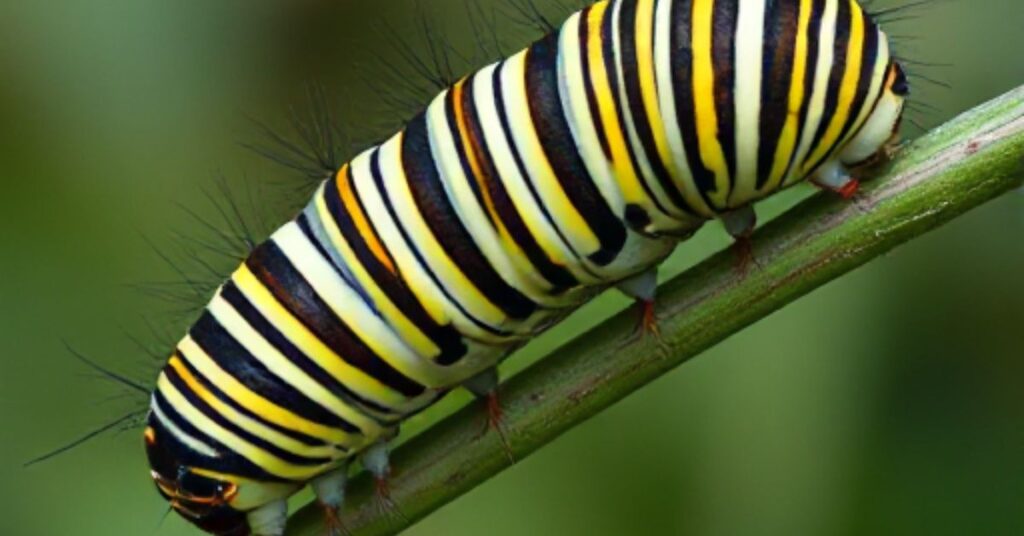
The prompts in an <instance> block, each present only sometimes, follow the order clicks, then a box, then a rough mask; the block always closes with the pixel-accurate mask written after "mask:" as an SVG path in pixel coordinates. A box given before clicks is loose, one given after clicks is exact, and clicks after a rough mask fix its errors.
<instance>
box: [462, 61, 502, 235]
mask: <svg viewBox="0 0 1024 536" xmlns="http://www.w3.org/2000/svg"><path fill="white" fill-rule="evenodd" d="M465 84H466V79H465V78H463V79H462V80H459V81H458V82H457V83H456V84H455V87H453V88H452V99H453V100H454V106H453V108H454V109H455V121H456V123H457V125H456V126H457V127H458V129H459V137H460V138H462V147H463V154H465V155H466V160H468V161H469V167H470V168H471V169H472V171H473V173H472V175H473V177H472V180H474V181H475V182H476V184H477V187H478V188H477V189H478V190H479V191H480V195H481V196H482V197H483V200H484V206H485V207H486V208H487V215H488V216H489V217H490V218H491V221H492V222H494V223H495V224H498V212H497V210H496V209H495V208H494V201H492V200H491V192H490V191H488V190H487V184H486V183H485V182H484V172H483V169H482V168H481V167H480V162H479V161H478V160H477V157H476V144H475V143H474V140H473V139H472V138H471V137H470V135H469V128H468V127H467V126H466V113H465V110H463V109H462V92H463V91H465Z"/></svg>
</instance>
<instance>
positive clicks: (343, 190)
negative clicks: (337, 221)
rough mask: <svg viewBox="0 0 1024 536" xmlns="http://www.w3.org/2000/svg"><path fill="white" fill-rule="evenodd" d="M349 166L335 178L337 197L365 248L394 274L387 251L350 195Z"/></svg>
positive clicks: (393, 267)
mask: <svg viewBox="0 0 1024 536" xmlns="http://www.w3.org/2000/svg"><path fill="white" fill-rule="evenodd" d="M348 171H349V165H348V164H345V165H344V166H342V168H341V171H339V172H338V175H337V177H335V182H336V183H337V185H338V196H339V197H340V198H341V203H342V205H344V206H345V211H346V212H347V213H348V215H349V217H350V218H352V222H353V223H355V226H356V230H357V231H358V232H359V236H361V237H362V238H363V241H365V242H366V246H367V247H369V248H370V251H371V252H372V253H373V256H374V257H377V260H378V261H380V263H381V264H383V265H384V267H385V268H387V269H388V271H389V272H391V273H396V272H397V270H395V265H394V264H393V263H392V262H391V257H389V256H388V254H387V251H386V250H385V249H384V245H383V244H381V243H380V241H379V240H377V233H375V232H374V231H373V228H372V227H370V223H369V222H367V221H366V215H365V214H363V210H362V208H360V206H359V203H358V202H357V201H356V197H355V195H354V194H353V193H352V184H351V182H350V181H351V177H349V174H348Z"/></svg>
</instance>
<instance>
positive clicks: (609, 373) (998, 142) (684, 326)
mask: <svg viewBox="0 0 1024 536" xmlns="http://www.w3.org/2000/svg"><path fill="white" fill-rule="evenodd" d="M1022 181H1024V87H1021V88H1018V89H1016V90H1014V91H1011V92H1010V93H1007V94H1006V95H1003V96H1002V97H999V98H997V99H995V100H993V101H990V102H988V103H986V104H984V105H982V106H980V107H978V108H976V109H974V110H972V111H970V112H967V113H965V114H963V115H961V116H960V117H957V118H956V119H954V120H952V121H950V122H949V123H947V124H945V125H943V126H941V127H939V128H937V129H935V130H933V131H932V132H930V133H929V134H927V135H926V136H924V137H923V138H921V139H919V140H917V141H916V142H914V143H913V144H912V145H911V146H909V147H908V148H906V149H905V150H904V151H902V152H901V153H900V154H899V155H898V157H897V158H896V160H895V161H894V162H893V164H892V165H891V166H890V167H889V169H888V170H887V171H886V172H885V173H884V175H883V176H882V177H881V178H880V179H878V180H875V181H872V182H871V183H870V184H867V185H866V186H865V187H864V188H863V190H862V192H861V194H860V195H859V196H858V197H857V198H856V199H855V200H854V201H851V202H844V201H842V200H839V199H836V198H835V196H834V195H828V194H819V195H815V196H813V197H812V198H810V199H808V200H806V201H804V202H803V203H801V204H799V205H798V206H796V207H795V208H793V209H792V210H790V211H788V212H787V213H785V214H784V215H782V216H780V217H779V218H777V219H775V220H774V221H772V222H770V223H769V224H768V225H766V226H765V227H764V228H763V229H761V230H759V231H758V233H757V234H756V236H755V239H754V255H755V258H756V259H757V266H756V267H751V269H749V270H746V271H745V273H740V272H739V271H738V270H737V269H736V261H735V258H734V256H733V254H732V253H731V252H729V251H724V252H721V253H718V254H717V255H714V256H712V257H711V258H710V259H707V260H706V261H704V262H702V263H701V264H699V265H698V266H696V267H694V268H692V269H690V270H688V271H687V272H685V273H683V274H681V275H679V276H678V277H676V278H674V279H673V280H671V281H669V282H668V283H666V284H665V285H663V286H662V287H660V289H659V291H658V293H659V294H658V296H659V298H658V311H657V314H658V319H659V327H660V331H661V338H660V340H656V339H654V338H652V337H647V338H646V339H639V338H638V337H636V335H635V330H636V329H635V328H636V322H637V318H636V314H635V312H634V311H624V312H622V313H620V314H618V315H616V316H615V317H613V318H611V319H609V320H608V321H606V322H603V323H601V324H600V325H598V326H596V327H594V328H593V329H591V330H590V331H588V332H587V333H585V334H583V335H581V336H579V337H578V338H576V339H575V340H573V341H571V342H569V343H567V344H565V345H564V346H562V347H561V348H559V349H558V350H556V351H555V352H553V353H552V354H551V355H549V356H547V357H546V358H544V359H542V360H540V361H539V362H538V363H536V364H534V365H533V366H531V367H530V368H528V369H526V370H525V371H523V372H521V373H520V374H518V375H516V376H515V377H513V378H512V379H511V380H509V381H508V382H506V383H505V384H503V385H502V390H501V396H502V404H503V409H504V423H505V427H506V435H507V438H508V442H509V443H510V445H511V449H512V451H513V453H514V455H515V457H516V459H520V460H521V459H523V458H524V457H526V456H527V455H529V454H530V453H532V452H534V451H535V450H537V449H539V448H540V447H542V446H544V445H545V444H547V443H548V442H550V441H551V440H553V439H555V438H556V437H558V436H559V435H561V434H562V433H564V432H565V431H566V430H568V429H570V428H572V427H573V426H576V425H578V424H580V423H581V422H583V421H585V420H586V419H588V418H589V417H591V416H593V415H595V414H597V413H598V412H600V411H602V410H604V409H605V408H607V407H608V406H610V405H612V404H614V403H615V402H617V401H619V400H621V399H622V398H623V397H625V396H626V395H628V394H630V393H632V392H633V391H635V390H637V389H639V388H640V387H643V386H644V385H646V384H647V383H648V382H650V381H652V380H654V379H656V378H658V377H659V376H661V375H662V374H664V373H666V372H668V371H670V370H672V369H674V368H675V367H677V366H679V365H680V364H681V363H683V362H685V361H687V360H688V359H690V358H691V357H693V356H695V355H697V354H699V353H700V352H702V351H704V350H706V349H707V348H709V347H711V346H712V345H714V344H716V343H718V342H719V341H721V340H723V339H725V338H726V337H728V336H730V335H732V334H733V333H736V332H737V331H739V330H741V329H743V328H744V327H746V326H748V325H750V324H752V323H754V322H756V321H758V320H760V319H761V318H764V317H765V316H767V315H769V314H771V313H772V312H773V311H776V310H778V309H779V308H781V307H783V306H784V305H786V304H788V303H790V302H792V301H793V300H795V299H797V298H799V297H800V296H803V295H804V294H807V293H808V292H810V291H812V290H814V289H815V288H818V287H820V286H821V285H823V284H825V283H827V282H829V281H831V280H833V279H835V278H837V277H839V276H840V275H842V274H845V273H847V272H849V271H851V270H853V269H854V268H857V267H858V266H861V265H863V264H864V263H866V262H868V261H870V260H871V259H874V258H875V257H877V256H879V255H881V254H883V253H885V252H887V251H889V250H891V249H892V248H894V247H896V246H897V245H899V244H902V243H904V242H906V241H908V240H910V239H912V238H915V237H917V236H920V235H922V234H924V233H925V232H927V231H930V230H932V229H935V228H936V227H939V226H940V225H942V224H943V223H946V222H947V221H949V220H951V219H953V218H955V217H957V216H959V215H961V214H963V213H964V212H967V211H968V210H970V209H972V208H974V207H976V206H978V205H981V204H982V203H984V202H986V201H989V200H991V199H993V198H995V197H997V196H999V195H1000V194H1002V193H1004V192H1007V191H1009V190H1012V189H1014V188H1017V187H1019V186H1021V184H1022ZM483 411H484V409H483V407H482V405H481V404H470V405H468V406H467V407H465V408H463V409H462V410H460V411H457V412H456V413H455V414H453V415H451V416H449V417H447V418H446V419H444V420H443V421H441V422H440V423H438V424H437V425H436V426H434V427H432V428H430V429H428V430H426V431H425V432H423V433H422V434H420V435H419V436H417V437H414V438H412V439H411V440H409V441H408V442H407V443H405V444H404V445H402V446H401V447H400V448H398V449H397V450H396V451H395V452H394V453H393V456H392V465H393V473H392V477H391V479H390V481H389V484H390V490H391V499H392V501H393V503H394V505H395V506H397V508H399V509H400V510H401V514H398V513H396V512H394V511H389V509H388V508H386V507H382V503H381V501H380V500H379V499H378V498H376V497H375V496H374V493H375V492H374V485H373V482H372V481H371V479H369V478H367V477H366V475H365V474H362V475H359V476H357V477H356V478H355V479H354V480H353V481H352V483H351V486H350V489H349V498H348V500H347V503H346V507H345V511H344V514H343V517H342V520H343V526H344V528H345V530H346V532H347V533H348V534H355V535H360V536H362V535H380V534H394V533H396V532H398V531H400V530H402V529H404V528H406V527H408V526H410V525H411V524H412V523H414V522H415V521H416V520H419V519H422V518H423V517H425V516H427V515H429V514H430V513H431V512H433V511H434V510H437V509H438V508H440V507H441V506H443V505H445V504H447V503H448V502H450V501H452V500H454V499H455V498H456V497H458V496H460V495H462V494H463V493H466V492H467V491H469V490H471V489H473V488H474V487H475V486H477V485H479V484H480V483H482V482H483V481H485V480H487V479H488V478H490V477H492V476H494V475H495V474H497V473H498V472H500V471H502V470H503V469H505V468H507V467H508V466H509V461H508V458H507V457H506V453H505V452H504V450H503V445H502V443H501V441H500V440H499V437H498V434H495V433H486V434H481V427H482V423H483V422H485V420H484V419H485V417H484V416H483ZM325 530H326V529H325V526H324V516H323V513H322V511H321V510H320V509H319V508H318V507H317V506H316V505H310V506H307V507H306V508H304V509H302V510H300V511H299V512H297V513H296V514H295V515H294V516H293V517H292V519H291V523H290V530H289V532H288V534H289V535H292V536H323V534H325Z"/></svg>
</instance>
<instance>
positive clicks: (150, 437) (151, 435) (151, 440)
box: [142, 426, 156, 447]
mask: <svg viewBox="0 0 1024 536" xmlns="http://www.w3.org/2000/svg"><path fill="white" fill-rule="evenodd" d="M142 437H143V438H145V440H146V444H147V445H149V446H151V447H152V446H153V445H155V444H156V430H153V427H152V426H147V427H146V431H145V432H142Z"/></svg>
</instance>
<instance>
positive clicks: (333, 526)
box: [310, 464, 348, 536]
mask: <svg viewBox="0 0 1024 536" xmlns="http://www.w3.org/2000/svg"><path fill="white" fill-rule="evenodd" d="M347 483H348V464H345V466H344V467H339V468H338V469H335V470H334V471H331V472H330V473H327V474H325V475H323V476H320V477H317V478H316V479H314V480H313V481H312V482H311V483H310V486H311V487H312V488H313V493H315V494H316V499H317V502H319V503H320V506H322V507H323V509H324V514H325V516H326V517H327V523H326V524H327V534H328V536H335V535H337V534H344V533H345V529H344V527H343V526H342V524H341V506H342V505H343V504H344V503H345V485H346V484H347Z"/></svg>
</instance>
